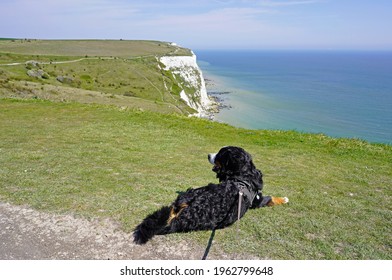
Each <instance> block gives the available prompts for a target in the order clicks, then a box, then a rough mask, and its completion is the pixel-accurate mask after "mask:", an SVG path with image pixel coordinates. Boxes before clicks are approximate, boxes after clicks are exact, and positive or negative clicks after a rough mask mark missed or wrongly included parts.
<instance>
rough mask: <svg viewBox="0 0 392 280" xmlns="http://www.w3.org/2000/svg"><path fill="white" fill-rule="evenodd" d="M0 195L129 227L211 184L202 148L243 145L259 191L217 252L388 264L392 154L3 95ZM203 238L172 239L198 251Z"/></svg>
mask: <svg viewBox="0 0 392 280" xmlns="http://www.w3.org/2000/svg"><path fill="white" fill-rule="evenodd" d="M0 127H1V134H0V155H1V156H0V198H1V200H3V201H4V200H5V201H10V202H12V203H15V204H28V205H31V206H33V207H34V208H37V209H41V210H43V211H48V212H56V213H73V214H77V215H82V216H84V217H110V218H113V219H115V220H117V221H119V222H120V223H121V225H122V227H123V229H124V230H125V231H131V230H132V229H133V228H134V226H135V225H137V224H138V223H139V222H140V221H141V220H142V219H143V218H144V217H145V216H146V215H147V214H148V213H150V212H152V211H154V210H155V209H157V208H159V207H160V206H162V205H167V204H169V203H170V202H171V201H172V200H173V199H174V198H175V196H176V193H177V192H178V191H184V190H186V189H187V188H189V187H199V186H203V185H205V184H207V183H209V182H216V178H215V177H214V174H213V172H212V171H210V170H211V165H210V164H209V163H208V162H207V156H206V155H207V153H210V152H216V151H217V150H218V149H219V148H220V147H221V146H224V145H239V146H242V147H244V148H245V149H246V150H248V151H249V152H250V153H251V154H252V155H253V158H254V162H255V164H256V166H257V167H258V168H260V169H261V170H262V171H263V173H264V180H265V194H272V195H284V196H288V197H289V198H290V204H288V205H285V206H280V207H275V208H263V209H258V210H253V211H249V212H248V213H247V214H246V215H245V217H244V218H243V219H242V220H241V223H240V234H239V235H238V234H237V232H236V227H235V226H234V227H230V228H227V229H224V230H219V231H218V232H217V233H216V236H215V245H214V248H221V249H222V250H224V251H226V252H238V251H239V252H241V253H242V254H245V255H246V254H248V255H251V256H256V257H258V258H268V259H391V257H392V252H391V244H392V239H391V235H390V228H391V219H392V216H391V215H392V214H391V213H392V212H391V210H392V209H391V204H390V201H391V195H392V191H391V185H392V168H391V164H392V163H391V158H392V147H391V146H387V145H377V144H369V143H367V142H363V141H356V140H347V139H333V138H329V137H326V136H324V135H312V134H301V133H297V132H292V131H288V132H283V131H263V130H260V131H254V130H245V129H237V128H234V127H231V126H228V125H224V124H219V123H213V122H209V121H206V120H200V119H196V118H187V117H184V116H179V115H171V114H159V113H153V112H141V111H133V110H126V111H121V110H118V109H117V108H115V107H107V106H97V105H82V104H78V103H53V102H49V101H32V100H29V101H21V100H14V99H0ZM209 234H210V233H209V232H194V233H187V234H173V235H169V236H167V237H166V238H168V239H170V240H193V241H196V242H200V244H202V245H205V244H206V242H207V240H208V237H209Z"/></svg>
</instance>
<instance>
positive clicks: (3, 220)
mask: <svg viewBox="0 0 392 280" xmlns="http://www.w3.org/2000/svg"><path fill="white" fill-rule="evenodd" d="M207 241H208V240H206V245H207ZM204 250H205V248H204V247H201V246H199V245H195V244H190V243H189V240H186V238H185V237H184V239H183V240H182V241H181V242H176V243H174V242H169V241H168V239H167V238H166V237H165V236H156V237H154V239H153V240H152V241H151V242H149V243H148V244H147V245H144V246H139V245H134V244H133V243H132V236H131V234H130V233H125V232H123V231H121V230H120V229H119V225H117V224H115V223H114V222H113V221H110V220H99V219H93V220H91V221H89V220H87V219H82V218H75V217H73V216H71V215H54V214H48V213H45V212H40V211H37V210H33V209H31V208H28V207H25V206H15V205H11V204H9V203H3V202H0V259H2V260H13V259H27V260H34V259H60V260H69V259H144V260H147V259H201V257H202V256H203V254H204ZM216 250H217V247H215V248H214V246H212V249H211V251H210V254H209V256H208V259H233V258H238V256H236V257H234V256H230V255H226V254H223V253H221V252H217V251H216Z"/></svg>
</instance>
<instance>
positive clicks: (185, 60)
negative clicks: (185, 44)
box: [159, 52, 212, 117]
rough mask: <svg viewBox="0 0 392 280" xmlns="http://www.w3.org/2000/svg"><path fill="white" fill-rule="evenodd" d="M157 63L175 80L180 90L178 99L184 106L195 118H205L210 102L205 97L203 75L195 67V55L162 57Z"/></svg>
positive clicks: (197, 67) (205, 90)
mask: <svg viewBox="0 0 392 280" xmlns="http://www.w3.org/2000/svg"><path fill="white" fill-rule="evenodd" d="M159 61H160V62H161V63H162V64H164V65H165V68H164V70H168V71H170V72H171V73H172V74H173V77H174V78H175V79H176V80H177V82H178V86H179V87H180V88H181V89H182V90H181V92H180V97H181V99H183V100H184V101H185V102H186V104H187V105H188V106H189V107H191V108H192V109H195V110H196V111H197V112H198V113H197V116H199V117H205V116H206V115H207V114H206V112H207V111H208V109H209V107H210V106H211V104H212V102H211V100H210V98H209V97H208V95H207V89H206V86H205V82H204V78H203V74H202V72H201V70H200V68H199V66H198V65H197V62H196V55H195V54H194V53H193V52H192V56H162V57H160V58H159Z"/></svg>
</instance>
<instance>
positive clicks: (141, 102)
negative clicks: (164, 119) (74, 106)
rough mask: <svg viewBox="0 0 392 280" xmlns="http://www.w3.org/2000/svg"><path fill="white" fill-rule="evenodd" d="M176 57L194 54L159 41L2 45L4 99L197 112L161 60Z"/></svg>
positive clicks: (12, 42) (0, 70)
mask: <svg viewBox="0 0 392 280" xmlns="http://www.w3.org/2000/svg"><path fill="white" fill-rule="evenodd" d="M172 55H191V51H190V50H189V49H184V48H180V47H177V46H173V45H172V44H169V43H165V42H157V41H120V40H118V41H104V40H101V41H91V40H90V41H46V40H44V41H42V40H4V41H0V97H1V96H3V97H9V98H28V99H31V98H35V99H36V98H38V99H46V100H52V101H77V102H81V103H97V104H113V105H117V106H120V107H126V108H134V109H135V108H140V109H143V110H152V111H158V112H171V113H177V114H186V115H187V114H190V113H194V110H193V109H191V108H189V107H188V106H187V104H186V103H185V102H184V101H183V100H182V99H181V98H180V88H179V87H178V83H180V82H181V81H178V80H175V78H174V77H173V75H172V74H171V73H170V72H169V71H165V70H163V69H162V65H161V64H160V63H159V61H158V59H157V57H159V56H172ZM64 92H66V94H64Z"/></svg>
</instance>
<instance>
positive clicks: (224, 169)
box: [133, 147, 269, 244]
mask: <svg viewBox="0 0 392 280" xmlns="http://www.w3.org/2000/svg"><path fill="white" fill-rule="evenodd" d="M209 157H210V156H209ZM210 160H211V159H210ZM213 163H214V167H213V171H214V172H216V176H217V178H218V179H219V184H209V185H207V186H205V187H201V188H197V189H188V190H187V191H186V192H185V193H181V194H180V195H179V196H178V197H177V199H176V200H175V201H174V202H173V203H172V205H171V206H169V207H167V206H165V207H162V208H161V209H160V210H158V211H156V212H154V213H152V214H150V215H149V216H147V217H146V218H145V219H144V220H143V221H142V223H141V224H140V225H138V226H137V227H136V228H135V230H134V232H133V236H134V242H135V243H137V244H144V243H146V242H147V241H148V240H150V239H151V238H152V237H153V236H154V235H157V234H158V235H160V234H168V233H173V232H188V231H195V230H212V229H219V228H224V227H226V226H229V225H231V224H233V223H234V222H235V221H236V220H237V218H238V199H239V189H240V188H246V189H247V191H245V192H244V197H243V201H242V203H241V211H240V217H242V216H243V215H244V214H245V212H246V211H247V210H248V209H249V208H257V207H261V206H263V205H264V204H266V203H267V202H268V201H269V197H264V198H263V196H262V194H261V191H262V188H263V180H262V173H261V171H260V170H258V169H256V167H255V165H254V164H253V162H252V157H251V156H250V154H248V153H247V152H246V151H245V150H244V149H242V148H239V147H224V148H222V149H221V150H220V151H219V153H218V154H216V156H214V160H213Z"/></svg>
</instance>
